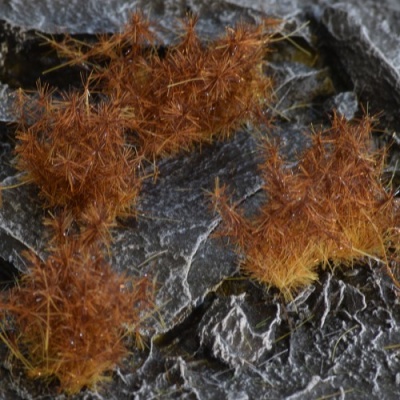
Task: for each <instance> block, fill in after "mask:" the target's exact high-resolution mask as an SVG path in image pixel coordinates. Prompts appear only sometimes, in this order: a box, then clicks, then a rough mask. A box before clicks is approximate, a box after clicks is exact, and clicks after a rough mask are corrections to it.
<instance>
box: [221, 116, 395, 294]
mask: <svg viewBox="0 0 400 400" xmlns="http://www.w3.org/2000/svg"><path fill="white" fill-rule="evenodd" d="M372 122H373V121H372V119H371V118H370V117H364V118H363V119H362V120H361V121H360V122H359V123H358V124H351V123H348V122H346V121H345V119H344V118H341V117H339V116H337V115H335V116H334V118H333V120H332V128H330V129H329V130H327V131H324V132H317V133H315V135H313V139H312V140H313V144H312V146H311V147H310V148H309V149H308V150H307V151H305V152H304V154H303V155H302V157H301V158H300V161H299V163H298V165H297V166H296V167H294V168H289V167H288V166H287V165H285V163H284V161H283V160H282V159H281V157H280V156H279V154H278V150H277V149H276V148H275V147H273V146H270V145H268V146H266V149H265V150H266V161H265V162H264V163H263V164H262V165H261V166H260V169H261V171H262V174H263V176H264V180H265V184H264V187H263V188H264V190H265V191H266V192H267V197H268V201H267V202H266V203H265V204H264V206H263V208H262V209H261V210H260V213H259V215H258V216H257V217H255V218H254V219H252V220H250V221H248V220H245V219H244V218H243V217H242V216H241V215H240V213H239V212H238V211H235V210H233V209H232V208H231V207H230V206H229V205H228V200H227V198H226V197H224V196H221V195H220V194H219V191H218V193H217V194H216V195H214V203H215V206H216V208H217V209H218V211H219V213H220V214H221V216H222V218H223V221H224V224H225V230H226V232H227V234H228V235H229V236H230V237H231V238H232V239H233V240H234V242H235V243H236V244H237V245H238V250H239V251H241V252H243V253H245V257H246V258H245V261H244V263H243V270H244V271H245V272H247V273H248V274H249V275H250V276H251V277H253V278H254V279H257V280H259V281H261V282H264V283H266V284H267V285H269V286H275V287H277V288H278V289H279V290H280V291H281V292H282V294H283V295H284V296H285V298H286V299H290V298H292V296H293V294H294V293H296V292H297V291H298V290H300V289H301V288H303V287H304V286H306V285H308V284H310V283H312V282H313V281H315V280H316V279H317V268H318V267H320V266H321V267H322V268H325V267H326V266H327V265H328V264H329V263H332V264H333V265H339V264H340V265H347V266H351V265H353V264H354V263H355V262H357V261H359V260H362V259H364V258H365V257H371V258H374V259H379V260H381V261H382V262H383V263H384V264H385V265H388V249H389V248H391V247H393V243H399V237H398V229H397V228H398V215H397V212H396V207H395V203H394V199H393V196H392V194H391V193H389V192H388V191H387V190H386V189H385V188H384V186H383V184H382V182H381V176H382V172H383V165H384V154H382V153H374V152H372V151H371V142H370V139H371V138H370V135H371V129H372Z"/></svg>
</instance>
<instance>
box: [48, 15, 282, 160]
mask: <svg viewBox="0 0 400 400" xmlns="http://www.w3.org/2000/svg"><path fill="white" fill-rule="evenodd" d="M196 23H197V18H196V17H189V18H187V19H186V20H184V21H183V22H182V24H183V29H182V32H181V35H180V37H179V39H178V40H177V42H176V43H175V44H173V45H170V46H168V47H167V48H166V50H165V52H164V53H163V54H161V55H160V54H159V52H158V51H157V49H156V48H155V43H156V42H157V43H158V44H159V41H158V40H157V37H156V35H155V34H154V32H153V30H152V24H151V23H150V22H149V21H147V20H146V19H144V17H143V16H142V15H141V14H140V13H135V14H133V16H132V18H131V20H130V22H129V24H128V25H127V26H126V27H125V30H124V31H123V32H122V33H120V34H116V35H114V36H112V37H111V38H103V39H102V40H100V42H99V43H98V44H97V45H95V46H93V47H91V48H90V49H89V50H88V49H85V50H83V49H82V48H81V47H82V46H81V43H79V42H78V43H77V42H75V41H73V40H72V39H67V40H66V41H65V42H64V43H61V44H60V43H58V44H57V43H53V44H54V45H55V46H56V48H57V49H58V51H59V52H60V54H61V55H63V56H66V57H68V58H71V59H72V61H71V62H72V63H76V64H79V63H82V62H85V61H87V60H89V61H90V63H89V65H90V66H93V65H94V71H93V73H92V75H91V84H92V86H93V87H95V88H96V90H101V91H102V92H105V93H108V94H109V95H110V96H112V97H113V98H115V99H118V101H119V102H120V104H121V106H122V107H123V109H124V115H123V118H124V119H125V121H126V125H127V126H128V127H129V128H130V130H131V131H132V133H133V134H132V136H131V137H130V141H131V143H132V144H134V145H135V146H137V147H138V151H139V152H140V153H141V154H143V155H144V156H145V157H147V158H148V159H150V160H151V161H152V160H153V159H155V158H157V157H159V156H164V155H171V154H175V153H177V152H179V151H182V150H188V149H191V148H192V147H193V145H194V144H196V143H204V142H205V143H209V142H211V141H212V140H213V139H214V138H226V137H228V136H229V135H231V134H232V133H233V132H234V131H235V130H236V129H237V128H238V127H240V125H241V124H243V123H244V122H255V123H257V124H258V123H260V121H261V122H268V120H269V117H268V116H267V114H266V113H265V112H266V110H267V109H268V105H269V103H270V102H271V99H272V93H273V89H272V79H271V77H269V76H267V75H266V74H265V73H263V68H262V66H263V64H264V63H265V60H264V57H265V55H266V53H267V52H268V50H269V47H268V44H269V42H270V40H271V34H272V31H273V27H274V26H276V24H277V22H276V21H267V20H266V21H265V22H264V23H263V24H260V25H249V24H238V25H237V26H236V27H235V28H227V30H226V33H225V35H224V36H222V37H221V38H218V39H216V40H213V41H210V42H208V43H203V42H202V41H201V40H200V38H199V37H198V35H197V33H196V30H195V28H196Z"/></svg>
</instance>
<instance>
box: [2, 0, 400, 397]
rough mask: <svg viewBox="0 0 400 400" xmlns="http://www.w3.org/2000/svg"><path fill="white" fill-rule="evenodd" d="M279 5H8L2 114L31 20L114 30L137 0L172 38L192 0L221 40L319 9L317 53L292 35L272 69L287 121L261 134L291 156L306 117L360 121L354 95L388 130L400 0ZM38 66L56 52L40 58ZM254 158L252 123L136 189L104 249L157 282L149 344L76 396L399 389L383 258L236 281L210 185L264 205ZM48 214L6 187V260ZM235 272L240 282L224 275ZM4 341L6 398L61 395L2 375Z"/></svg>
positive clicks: (34, 245) (313, 43) (25, 193)
mask: <svg viewBox="0 0 400 400" xmlns="http://www.w3.org/2000/svg"><path fill="white" fill-rule="evenodd" d="M275 3H276V2H273V1H271V2H269V1H261V0H260V1H258V2H255V1H247V2H246V1H239V0H231V1H226V2H224V1H215V2H212V4H209V2H207V1H194V0H193V1H186V2H174V1H172V0H171V1H168V0H165V1H161V0H158V1H150V2H144V1H143V2H141V1H131V2H129V1H122V0H114V1H107V2H106V1H96V2H95V1H89V2H85V3H82V2H80V3H79V7H78V6H77V3H76V2H74V1H70V2H68V3H65V2H61V1H55V0H52V1H50V0H48V1H44V0H43V1H32V2H29V3H28V4H26V2H23V1H21V0H19V1H17V0H10V1H8V2H2V3H1V4H0V19H1V20H3V21H4V22H3V24H2V25H1V26H2V30H1V32H0V38H1V39H2V40H3V43H4V44H3V45H2V51H1V56H0V71H3V72H0V77H1V79H0V80H2V82H1V83H2V86H1V88H0V89H1V90H0V96H1V99H2V101H1V103H0V119H1V120H2V121H5V122H9V121H13V120H14V119H15V117H14V116H13V115H12V113H11V112H10V108H9V104H10V96H11V97H12V92H13V90H14V89H16V88H17V87H18V82H21V81H22V82H23V81H24V80H23V79H24V78H26V77H24V76H21V75H24V74H25V72H24V69H19V68H17V67H16V68H15V69H12V70H11V71H10V65H12V61H13V60H14V59H21V58H18V57H16V55H18V54H20V53H23V54H29V50H30V49H32V48H34V47H35V46H33V44H34V43H35V41H37V37H36V36H35V35H34V33H33V32H31V31H30V30H31V29H39V30H41V31H42V32H47V33H60V32H70V33H88V34H91V33H100V32H113V31H116V30H118V29H119V26H120V25H121V23H123V22H124V21H125V20H126V18H127V16H128V15H129V12H130V10H131V9H133V8H135V7H139V8H142V7H143V8H144V9H145V10H147V11H148V10H150V11H151V14H152V16H153V17H154V18H156V19H157V21H158V22H159V24H160V26H161V27H163V28H165V29H166V30H164V31H163V33H162V35H161V36H162V37H163V38H164V39H166V40H170V39H171V38H173V32H174V30H175V25H174V22H173V21H174V20H173V17H177V16H178V17H182V16H183V15H184V13H185V12H186V11H187V10H188V9H191V10H192V11H195V12H199V13H200V14H201V17H202V18H201V20H200V26H199V30H200V32H201V33H202V34H204V35H205V36H213V35H216V34H218V33H219V32H221V31H223V30H224V26H225V25H227V24H231V23H233V22H234V21H236V20H238V19H240V18H244V19H245V20H247V21H253V20H257V18H259V16H260V15H262V13H263V12H268V13H271V14H272V15H275V16H276V15H278V16H280V17H283V18H286V19H288V20H290V21H291V24H292V25H291V26H292V27H293V28H294V29H295V28H296V27H298V26H301V24H302V23H303V22H304V21H306V20H307V19H309V18H313V21H314V22H313V24H310V25H309V26H308V27H307V28H305V29H304V30H303V31H301V33H299V34H298V36H297V40H298V43H302V44H303V45H305V46H307V49H308V50H309V51H310V52H314V54H315V55H319V58H318V60H317V61H316V62H315V63H314V64H313V63H311V62H310V57H309V56H307V57H306V58H305V59H306V60H307V61H306V62H305V61H304V58H301V57H298V55H299V54H300V53H297V52H294V50H293V47H292V46H291V45H290V44H288V43H286V44H282V45H281V47H280V48H279V51H281V50H282V51H284V54H285V56H284V57H282V58H280V57H278V56H276V57H275V56H273V60H272V64H271V66H270V69H269V71H272V73H274V74H275V76H276V81H277V88H278V89H279V90H277V97H278V102H277V105H276V109H277V112H278V113H279V115H280V117H277V122H276V124H275V127H274V128H273V129H272V131H271V132H269V134H270V135H272V136H273V137H279V138H280V143H281V146H282V152H283V153H285V154H286V156H287V157H288V159H289V160H293V161H294V160H295V158H296V153H297V152H298V151H300V149H301V148H302V147H304V146H306V145H307V141H306V140H305V139H304V138H303V136H301V135H299V134H300V133H301V132H303V131H305V130H307V127H308V126H309V124H310V123H311V122H312V123H314V124H319V123H320V122H321V121H323V119H324V115H325V113H326V112H327V111H329V110H331V109H332V108H333V107H336V108H339V109H340V108H342V110H343V113H345V114H348V116H349V117H351V116H353V115H354V113H355V110H356V97H357V96H358V97H361V98H362V99H363V101H370V104H371V107H372V111H373V112H376V111H380V110H385V112H386V113H385V124H386V125H385V126H384V128H387V129H388V130H392V129H395V128H396V126H397V124H398V117H397V114H398V111H397V110H398V101H399V91H398V86H399V83H398V73H399V69H398V67H399V59H398V54H399V52H400V44H399V35H400V27H399V25H398V22H397V20H398V18H397V16H398V14H397V13H398V12H400V7H398V5H397V4H396V2H395V1H393V2H389V1H386V2H384V4H383V5H380V6H379V7H374V6H373V4H374V3H373V2H372V1H370V2H366V3H365V2H361V1H356V0H353V1H351V2H349V4H347V3H346V4H344V3H340V2H329V1H322V0H321V1H317V0H315V1H312V0H310V1H294V0H293V1H285V2H279V5H276V4H275ZM78 10H79V11H78ZM289 25H290V24H289ZM289 25H288V26H289ZM321 45H323V46H322V48H321V51H320V52H319V53H318V49H319V47H320V46H321ZM278 46H279V44H278ZM35 48H36V47H35ZM46 62H50V61H48V60H45V61H43V64H42V65H44V64H46ZM35 65H37V64H35ZM35 74H37V76H39V74H40V73H39V71H37V72H35V71H33V74H32V76H34V75H35ZM7 84H8V85H9V86H6V85H7ZM353 89H354V91H352V90H353ZM364 104H365V103H364ZM280 118H281V119H280ZM0 128H1V131H0V133H1V137H2V141H1V145H0V176H1V179H2V182H3V184H8V185H10V184H13V183H15V182H17V181H18V177H17V176H15V171H13V169H12V166H11V165H10V163H11V160H12V148H13V126H8V125H6V123H1V124H0ZM261 134H263V135H264V134H266V132H265V131H264V130H263V131H262V132H261ZM258 160H259V155H258V152H257V135H256V133H255V132H253V131H252V130H251V129H250V128H249V129H244V130H243V131H242V132H238V133H237V135H235V137H234V138H232V140H230V141H228V142H226V143H217V144H215V145H213V146H210V147H204V148H203V149H201V151H200V150H196V151H195V152H193V153H191V154H186V155H181V156H178V157H175V158H171V159H167V160H163V161H162V162H161V163H160V165H159V168H160V176H159V178H158V180H157V181H156V182H152V181H147V182H146V183H145V185H144V188H143V191H142V195H141V201H140V216H139V218H138V220H137V221H135V220H128V221H123V222H122V224H121V226H120V227H119V228H117V229H116V230H115V232H114V237H115V243H114V244H113V247H112V254H113V265H114V266H115V268H116V269H117V270H128V271H131V272H132V273H133V274H138V273H139V274H145V273H147V274H150V275H152V276H156V277H157V285H158V294H157V304H158V306H159V307H160V313H159V315H158V316H157V317H156V318H155V319H154V321H152V322H150V326H149V331H148V332H147V333H149V335H150V337H149V349H148V350H147V351H145V352H142V353H140V352H135V353H134V354H133V355H132V359H130V360H127V361H126V362H125V363H124V364H123V365H122V366H121V367H120V368H119V369H117V370H116V372H115V375H114V379H113V381H112V382H111V383H110V384H109V385H107V386H106V387H104V388H102V389H101V390H100V391H99V393H90V392H86V393H83V394H82V395H79V396H76V398H104V399H114V398H115V399H125V398H126V399H132V398H134V399H150V398H165V399H173V398H176V399H215V398H220V399H254V398H257V399H258V398H265V399H281V398H282V399H283V398H286V399H316V398H323V397H324V396H326V397H328V396H330V397H329V398H332V399H364V398H366V396H367V397H368V398H379V399H396V398H398V397H399V396H400V365H399V364H400V357H399V353H398V349H397V348H396V345H398V344H399V343H400V328H399V322H400V321H399V319H400V313H399V304H398V300H397V298H396V295H395V292H394V291H393V288H392V286H391V282H390V280H389V279H388V278H387V277H386V276H385V274H384V272H383V271H382V269H381V268H380V267H379V266H376V265H371V266H369V265H365V266H357V267H356V268H355V269H354V270H349V271H343V272H341V271H339V270H336V271H333V272H328V271H325V272H321V277H320V282H319V283H317V284H316V285H313V286H311V287H310V288H308V289H306V290H305V291H304V292H303V293H302V294H300V295H299V297H298V298H297V299H295V301H294V302H293V303H290V304H283V303H282V302H281V301H280V300H279V298H278V297H276V296H275V294H276V293H275V292H274V291H273V290H272V291H270V292H267V291H266V289H265V288H263V287H261V286H260V285H258V284H255V283H253V282H249V281H247V280H245V279H242V278H241V277H240V275H238V260H237V256H236V255H235V254H234V253H233V251H232V249H230V248H229V247H228V246H227V245H226V243H224V241H223V240H221V239H217V238H215V237H214V236H213V233H214V232H215V231H216V230H218V224H219V222H220V221H219V219H218V218H217V217H216V216H215V215H213V213H212V210H211V208H210V204H209V199H208V196H207V191H211V190H212V188H213V185H214V179H215V177H217V176H218V177H219V179H220V181H221V182H222V183H227V184H229V186H230V188H231V190H232V192H233V193H234V196H235V200H237V201H239V202H240V201H241V202H242V204H243V205H244V206H246V207H247V208H248V209H249V210H254V209H256V207H257V205H258V204H259V202H260V201H262V197H261V196H260V193H259V188H260V185H261V180H260V178H259V175H258V171H257V163H258ZM43 216H44V211H43V210H42V209H41V207H40V203H39V202H38V200H37V197H36V190H35V188H33V187H29V186H22V187H19V188H16V189H12V190H8V191H5V192H4V193H3V206H2V208H1V209H0V236H1V240H0V254H1V256H2V258H3V259H6V260H8V261H11V262H13V263H14V265H15V266H16V267H17V268H19V269H24V267H25V265H24V261H23V258H21V251H22V249H24V248H31V249H33V250H34V251H36V252H38V253H39V254H41V255H43V256H44V253H43V249H44V248H45V243H46V232H45V231H44V230H43V229H42V225H41V221H42V218H43ZM232 276H234V277H236V278H239V279H237V280H229V279H228V280H227V281H224V280H225V278H229V277H232ZM0 350H1V354H2V360H3V368H2V369H1V370H0V393H1V396H2V398H5V399H15V398H26V399H28V398H42V399H43V398H54V393H53V392H51V390H52V389H48V388H47V387H46V386H45V385H43V384H41V383H40V382H29V381H27V380H26V379H24V378H23V377H22V378H21V379H20V377H19V371H13V373H11V374H10V371H9V369H10V365H9V363H8V359H7V356H6V353H5V349H4V348H0ZM137 366H139V367H138V368H137ZM49 392H50V394H49V395H47V394H48V393H49ZM62 397H63V396H62V395H61V396H59V398H62ZM326 397H325V398H326Z"/></svg>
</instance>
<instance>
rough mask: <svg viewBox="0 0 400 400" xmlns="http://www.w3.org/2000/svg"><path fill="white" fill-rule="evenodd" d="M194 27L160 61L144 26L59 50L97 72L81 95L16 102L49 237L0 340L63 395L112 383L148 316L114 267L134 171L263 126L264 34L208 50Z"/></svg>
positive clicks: (146, 288)
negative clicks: (116, 229)
mask: <svg viewBox="0 0 400 400" xmlns="http://www.w3.org/2000/svg"><path fill="white" fill-rule="evenodd" d="M195 25H196V18H189V19H188V20H187V21H186V23H185V25H184V32H183V33H182V35H181V37H180V39H179V41H178V43H177V44H175V45H173V46H170V47H168V48H167V49H166V50H165V54H163V55H161V54H160V53H161V52H159V51H157V49H156V48H155V41H156V36H155V34H154V33H153V31H152V29H151V24H150V23H149V21H147V20H146V19H145V18H144V17H143V15H141V14H140V13H136V14H133V16H132V19H131V21H130V23H129V24H128V25H127V27H126V28H125V31H124V32H122V33H121V34H117V35H114V36H112V37H109V38H102V39H100V41H99V43H98V44H96V45H94V46H93V47H87V46H83V47H79V46H80V45H78V42H76V41H74V40H72V39H66V41H65V42H63V43H59V44H56V43H53V44H54V45H55V46H56V47H57V48H58V50H59V51H60V53H62V54H63V55H64V56H67V57H69V58H71V63H72V64H74V63H76V64H80V63H81V62H84V63H85V64H86V65H90V66H91V67H92V68H93V71H92V73H91V74H90V77H89V80H88V82H86V83H85V84H84V89H83V91H82V93H76V92H72V93H69V94H63V93H59V92H57V91H55V90H49V89H48V88H47V87H40V86H39V88H38V94H37V95H36V97H35V98H33V99H32V98H31V97H28V96H27V95H25V94H24V93H21V95H20V97H19V102H18V112H19V114H20V115H21V120H20V124H19V127H18V130H17V139H18V141H17V145H16V149H15V152H16V166H17V168H18V169H19V170H21V171H23V172H25V173H26V174H25V176H24V178H23V179H24V182H25V183H34V184H35V185H36V186H37V187H38V188H39V195H40V197H41V199H42V200H43V205H44V207H46V208H47V209H48V211H49V214H50V218H47V219H46V220H45V225H47V226H48V227H49V228H50V231H51V237H50V239H49V243H48V246H47V251H48V258H47V259H46V260H44V261H43V260H40V259H38V258H37V257H36V256H34V255H33V254H30V253H28V255H27V256H26V258H27V261H28V263H29V271H28V272H27V274H26V275H25V276H23V278H22V279H21V281H20V282H19V284H18V286H16V287H15V288H13V289H10V290H9V291H8V292H7V293H4V294H3V295H2V298H1V300H0V307H1V309H2V310H3V317H4V318H6V319H7V321H10V322H11V325H9V327H10V329H8V330H3V331H2V332H0V338H1V339H2V340H3V341H4V342H5V343H6V344H7V345H8V347H9V348H10V350H11V352H12V353H13V355H14V356H16V357H17V358H18V359H19V360H20V361H21V362H22V363H23V365H24V366H25V367H26V369H27V372H28V374H29V375H30V376H32V377H35V378H39V377H41V378H46V379H48V380H51V379H54V378H56V379H57V380H58V382H59V384H60V388H61V389H62V390H64V391H65V392H67V393H69V394H74V393H77V392H79V391H80V390H81V389H82V388H84V387H89V388H90V387H94V386H95V385H96V384H97V383H99V382H102V381H103V380H104V379H105V378H106V377H107V373H108V371H109V370H110V369H112V368H113V367H114V366H115V365H116V364H117V363H119V362H120V361H121V359H122V358H123V357H124V356H126V355H127V354H128V349H127V347H126V346H125V344H124V336H125V335H126V332H127V331H129V332H132V333H134V334H135V335H136V337H137V339H139V338H140V333H139V332H140V327H141V325H142V319H141V316H142V315H143V314H145V313H148V312H149V310H151V307H152V306H153V305H152V294H151V290H150V289H151V285H149V282H148V281H147V280H146V279H133V278H128V277H127V276H124V275H118V274H117V273H115V272H114V271H113V270H112V268H111V266H110V264H109V261H108V258H109V257H108V255H109V254H108V251H109V245H110V243H111V240H112V236H111V233H110V229H111V228H112V227H113V226H115V224H116V218H117V217H118V216H126V215H134V214H135V203H136V199H137V196H138V193H139V190H140V186H141V185H140V183H141V181H142V179H143V176H142V173H141V165H142V161H143V160H145V159H148V160H150V161H151V162H153V161H155V160H157V159H158V158H160V157H162V156H164V155H172V154H175V153H177V152H179V151H181V150H189V149H191V148H192V147H193V146H194V145H195V144H197V143H202V142H206V143H209V142H211V141H212V140H213V139H214V138H217V137H220V138H226V137H228V136H229V135H230V134H231V133H232V132H233V131H234V130H235V129H236V128H237V127H238V126H239V125H240V124H242V123H244V122H246V121H254V122H263V121H266V117H265V115H264V110H263V108H264V105H265V104H266V103H268V101H269V99H270V98H271V93H272V90H271V80H270V78H268V77H266V76H265V75H264V74H263V72H262V64H263V57H264V55H265V53H266V45H267V44H268V41H269V37H270V33H269V29H270V28H269V27H268V24H264V25H260V26H254V27H253V26H248V25H239V26H238V27H236V28H234V29H228V30H227V32H226V35H225V36H224V37H222V38H220V39H217V40H216V41H214V42H210V43H208V44H207V45H205V44H202V43H201V42H200V39H199V38H198V36H197V34H196V33H195ZM91 93H96V96H95V98H94V99H93V98H92V97H91ZM14 332H15V333H14Z"/></svg>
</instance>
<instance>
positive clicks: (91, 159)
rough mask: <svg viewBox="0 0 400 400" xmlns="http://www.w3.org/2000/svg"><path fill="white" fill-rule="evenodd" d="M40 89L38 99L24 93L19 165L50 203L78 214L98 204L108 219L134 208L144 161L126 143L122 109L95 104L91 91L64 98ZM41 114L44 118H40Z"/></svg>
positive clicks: (48, 203)
mask: <svg viewBox="0 0 400 400" xmlns="http://www.w3.org/2000/svg"><path fill="white" fill-rule="evenodd" d="M51 94H52V93H51V92H50V91H48V90H47V89H46V88H41V87H39V93H38V99H37V100H32V99H31V98H29V97H27V96H26V95H24V94H23V93H21V96H20V106H19V108H20V110H21V117H22V118H21V122H20V126H19V129H18V131H17V139H18V143H17V146H16V149H15V152H16V154H17V163H16V166H17V168H18V169H19V170H21V171H25V172H26V173H27V174H26V176H25V178H24V179H25V180H26V181H28V182H33V183H35V184H36V185H37V186H38V187H39V189H40V196H41V197H42V198H43V199H44V200H45V203H46V206H47V207H54V206H62V207H65V208H66V209H68V210H70V211H71V212H72V214H73V215H74V217H75V218H77V219H79V218H80V217H82V216H83V215H84V214H87V213H90V212H91V211H90V209H91V207H92V206H93V205H95V206H96V207H97V208H98V209H101V212H102V213H103V214H104V213H107V214H108V215H107V216H106V217H105V219H106V220H108V222H110V221H113V220H114V219H115V217H116V216H117V215H121V214H122V215H125V214H128V213H129V212H130V211H131V209H132V208H131V206H132V204H133V203H134V201H135V199H136V196H137V194H138V191H139V187H140V180H139V178H138V171H137V169H138V166H139V165H140V160H139V159H138V158H137V157H136V155H134V153H133V151H132V150H131V149H130V148H129V147H128V146H127V145H126V143H125V132H124V127H123V125H122V124H121V121H120V114H121V111H120V109H119V108H118V107H117V106H116V105H115V104H113V103H112V102H110V101H108V102H103V103H100V104H96V105H94V104H92V102H91V100H90V97H89V92H88V91H87V90H86V91H85V92H84V93H83V94H82V95H78V94H76V93H71V94H64V95H63V97H62V98H61V99H59V100H54V99H53V98H52V97H51ZM38 116H39V117H38Z"/></svg>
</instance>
